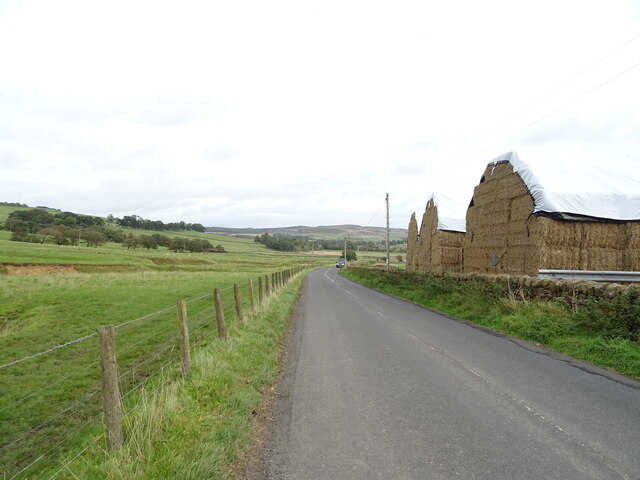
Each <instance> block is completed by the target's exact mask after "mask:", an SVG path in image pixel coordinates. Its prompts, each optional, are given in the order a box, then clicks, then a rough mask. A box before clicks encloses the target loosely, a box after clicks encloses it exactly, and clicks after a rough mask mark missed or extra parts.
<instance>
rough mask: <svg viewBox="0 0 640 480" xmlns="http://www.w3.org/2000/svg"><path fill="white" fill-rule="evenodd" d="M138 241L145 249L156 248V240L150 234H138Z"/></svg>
mask: <svg viewBox="0 0 640 480" xmlns="http://www.w3.org/2000/svg"><path fill="white" fill-rule="evenodd" d="M138 242H139V243H140V245H141V246H142V247H143V248H146V249H147V250H150V249H152V248H154V249H155V248H158V242H156V239H155V238H153V236H151V235H140V236H139V237H138Z"/></svg>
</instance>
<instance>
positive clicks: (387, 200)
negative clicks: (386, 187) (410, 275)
mask: <svg viewBox="0 0 640 480" xmlns="http://www.w3.org/2000/svg"><path fill="white" fill-rule="evenodd" d="M386 202H387V272H388V271H389V194H388V193H387V199H386Z"/></svg>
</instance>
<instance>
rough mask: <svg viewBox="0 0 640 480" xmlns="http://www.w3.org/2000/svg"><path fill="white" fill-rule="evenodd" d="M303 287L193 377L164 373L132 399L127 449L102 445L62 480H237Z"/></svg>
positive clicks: (201, 359) (199, 364)
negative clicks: (112, 450)
mask: <svg viewBox="0 0 640 480" xmlns="http://www.w3.org/2000/svg"><path fill="white" fill-rule="evenodd" d="M301 283H302V275H299V276H298V277H297V278H296V279H294V280H293V281H292V282H291V283H290V284H289V285H287V286H286V287H285V288H284V289H282V290H281V291H279V292H278V293H277V294H276V295H274V296H273V297H271V298H270V299H269V301H268V302H267V303H266V304H265V305H264V306H263V308H262V310H261V311H260V312H259V313H254V314H251V315H249V316H248V317H247V319H246V322H245V324H244V325H242V326H238V327H237V328H234V329H232V330H231V331H230V332H229V338H228V340H227V341H226V342H225V341H220V340H216V341H214V342H212V343H211V344H210V345H208V346H206V347H203V348H202V349H200V350H197V351H196V352H194V353H193V354H192V362H193V364H192V365H193V366H192V372H191V375H190V376H189V378H188V379H186V380H182V379H176V378H172V376H171V375H170V374H165V375H163V376H162V378H160V379H159V380H158V381H157V382H156V384H155V386H151V387H149V388H147V389H146V390H145V391H143V392H141V393H140V395H139V396H138V397H137V398H135V399H132V400H131V402H130V404H131V408H133V410H132V411H131V412H130V414H129V415H128V416H127V417H126V419H127V420H126V423H125V442H124V445H123V446H122V447H121V448H120V449H119V450H118V451H117V452H115V453H113V454H106V453H105V452H104V450H103V447H102V443H103V440H102V439H101V440H100V442H97V443H96V444H95V445H94V446H93V447H91V448H90V449H89V450H88V451H87V452H85V454H84V455H82V456H81V457H80V458H79V459H77V460H75V461H74V462H73V463H72V464H71V465H69V466H68V467H67V468H66V470H65V471H64V473H63V475H62V477H61V478H105V479H157V478H183V479H205V478H207V479H208V478H216V479H230V478H236V477H237V476H238V475H239V473H240V472H241V470H242V467H243V461H244V458H245V457H246V454H247V452H248V450H249V448H250V446H251V438H252V434H253V431H254V429H255V426H256V412H257V411H258V410H259V407H260V404H261V401H262V398H263V394H264V393H265V392H266V391H267V390H268V389H270V388H271V386H272V385H273V384H274V382H275V380H276V378H277V376H278V374H279V370H280V356H281V352H282V349H283V348H284V345H283V338H284V335H285V334H286V332H287V331H288V326H289V323H290V319H291V317H292V314H293V310H294V308H295V305H296V303H297V299H298V292H299V290H300V286H301Z"/></svg>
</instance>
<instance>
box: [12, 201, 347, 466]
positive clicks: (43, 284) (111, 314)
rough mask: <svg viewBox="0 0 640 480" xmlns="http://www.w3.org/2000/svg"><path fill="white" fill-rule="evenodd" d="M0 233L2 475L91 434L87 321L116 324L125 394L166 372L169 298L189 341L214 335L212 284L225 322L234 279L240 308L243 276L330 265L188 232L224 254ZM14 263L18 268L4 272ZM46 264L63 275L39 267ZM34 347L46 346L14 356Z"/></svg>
mask: <svg viewBox="0 0 640 480" xmlns="http://www.w3.org/2000/svg"><path fill="white" fill-rule="evenodd" d="M12 208H13V207H12ZM0 233H1V234H3V235H1V236H0V263H4V264H7V265H5V267H4V270H3V271H4V273H5V274H2V271H0V382H1V384H2V386H3V388H2V389H0V472H2V473H3V474H4V476H6V478H12V476H13V475H15V474H16V473H17V472H20V470H21V469H26V470H25V473H24V474H23V475H22V476H18V477H17V478H39V477H40V474H41V473H42V472H48V471H52V470H54V469H55V468H56V466H58V465H59V461H60V459H61V458H67V457H68V453H69V451H74V449H76V448H78V447H79V446H81V445H82V444H83V443H82V442H83V441H84V440H85V439H86V438H89V437H92V436H95V434H96V432H99V431H101V426H100V415H101V413H100V401H99V397H100V395H99V390H100V383H99V382H100V362H99V352H98V344H97V338H96V336H95V333H96V330H97V328H98V327H100V326H102V325H116V326H118V328H117V341H118V359H119V367H120V369H121V375H122V380H121V383H122V386H121V388H122V389H123V392H124V395H125V396H126V397H127V398H128V397H129V396H130V395H131V396H132V398H133V397H135V395H136V393H135V392H136V391H137V389H138V388H140V387H139V386H140V385H142V384H144V382H146V381H147V379H149V378H151V377H153V376H154V375H155V374H156V373H157V372H158V371H159V370H161V369H163V368H167V369H168V370H169V371H175V369H176V368H177V367H176V365H177V361H178V357H177V350H176V346H177V338H178V330H177V327H176V325H177V321H176V315H177V314H176V307H175V306H176V302H177V300H180V299H184V300H187V301H189V304H188V310H189V319H190V327H191V329H192V330H193V333H192V345H195V346H196V347H197V346H199V345H204V344H206V343H207V341H208V339H210V338H211V336H212V335H214V334H215V332H216V329H215V319H214V318H213V299H212V295H211V292H212V291H213V289H214V288H223V289H224V290H223V303H224V304H225V310H226V315H227V318H228V319H229V322H230V325H231V327H232V328H233V325H234V318H235V314H234V311H235V310H234V300H233V292H232V290H231V289H230V287H231V286H232V285H233V284H234V283H238V284H239V285H240V286H241V294H242V298H243V300H244V303H245V305H246V307H248V304H247V301H248V281H249V279H252V281H253V282H254V286H255V290H256V291H255V294H256V296H257V293H258V292H257V287H258V278H259V277H264V276H265V275H270V274H271V273H272V272H276V271H283V270H286V269H289V268H292V267H295V266H304V267H305V268H309V269H311V268H317V267H318V266H322V265H327V264H332V262H333V261H335V259H334V258H333V257H322V256H311V255H293V254H291V255H287V254H277V253H273V252H270V251H268V250H266V249H265V248H264V247H263V246H261V245H257V244H255V243H254V242H252V241H247V240H240V239H233V238H231V239H230V238H228V237H219V238H218V237H214V238H211V237H212V236H211V235H208V234H198V233H195V232H190V234H189V236H190V237H194V238H197V237H202V236H204V237H205V238H208V239H210V241H211V243H213V244H214V245H216V244H217V243H221V244H222V245H223V246H224V247H225V249H226V250H227V251H228V252H230V253H224V254H220V253H205V254H189V253H172V252H170V251H169V250H167V249H164V248H159V249H157V250H150V251H146V250H140V249H137V250H127V249H126V248H123V247H122V246H121V245H118V244H106V245H104V246H102V247H98V248H88V247H85V246H81V247H68V246H57V245H49V244H44V245H40V244H30V243H21V242H11V241H8V240H7V236H6V235H4V234H6V233H8V232H0ZM139 233H141V232H139ZM145 233H149V232H145ZM183 233H184V232H183ZM170 235H171V234H170V233H169V235H168V236H170ZM16 266H19V267H20V268H23V269H24V270H19V272H21V273H27V274H23V275H7V274H6V272H8V271H9V270H11V269H14V268H15V267H16ZM52 267H55V268H54V271H56V270H55V269H59V270H58V271H60V272H64V273H48V274H42V272H43V271H45V272H46V271H49V270H47V269H48V268H52ZM69 272H74V273H69ZM85 337H86V338H85ZM69 342H74V343H69ZM60 345H64V346H63V347H61V348H57V347H58V346H60ZM41 352H47V353H44V354H42V355H37V356H35V357H33V358H28V359H27V360H24V361H20V360H22V359H25V358H27V357H29V356H31V355H34V354H39V353H41ZM16 361H18V362H17V363H13V362H16ZM32 462H35V464H33V465H31V463H32ZM34 472H35V473H34ZM45 478H46V477H45Z"/></svg>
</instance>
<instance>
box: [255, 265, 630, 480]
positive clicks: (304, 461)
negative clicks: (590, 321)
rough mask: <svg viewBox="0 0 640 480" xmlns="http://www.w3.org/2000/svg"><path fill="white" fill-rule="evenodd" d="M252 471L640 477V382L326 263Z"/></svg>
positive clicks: (303, 305)
mask: <svg viewBox="0 0 640 480" xmlns="http://www.w3.org/2000/svg"><path fill="white" fill-rule="evenodd" d="M274 410H275V411H274V412H273V420H272V422H271V424H270V427H269V433H268V435H267V439H266V440H265V447H264V448H263V449H262V451H261V453H260V458H259V460H258V461H257V462H256V464H255V465H254V468H252V469H251V472H250V473H249V478H250V479H251V480H264V479H285V480H304V479H333V480H336V479H337V480H351V479H368V480H370V479H451V478H462V479H492V480H496V479H508V480H520V479H535V480H539V479H562V480H569V479H580V480H584V479H599V480H602V479H636V480H640V382H636V381H634V380H631V379H628V378H627V377H623V376H619V375H616V374H612V373H609V372H607V371H605V370H602V369H599V368H597V367H593V366H591V365H588V364H586V363H583V362H579V361H576V360H573V359H570V358H568V357H565V356H563V355H560V354H557V353H554V352H550V351H548V350H546V349H543V348H540V347H537V346H535V345H533V344H530V343H527V342H523V341H519V340H515V339H513V338H510V337H505V336H502V335H497V334H493V333H491V332H488V331H486V330H485V329H482V328H479V327H475V326H472V325H469V324H467V323H466V322H462V321H457V320H455V319H451V318H447V317H446V316H443V315H438V314H436V313H433V312H431V311H429V310H427V309H424V308H421V307H419V306H416V305H413V304H410V303H407V302H404V301H401V300H398V299H395V298H392V297H389V296H387V295H384V294H382V293H379V292H375V291H373V290H370V289H367V288H365V287H362V286H360V285H358V284H356V283H353V282H351V281H349V280H347V279H345V278H342V277H340V276H339V275H338V272H337V269H335V268H334V269H325V270H319V271H316V272H314V273H312V274H311V275H309V277H308V278H307V280H306V282H305V286H304V292H303V297H302V300H301V302H300V304H299V305H298V310H297V313H296V326H295V330H294V332H293V334H292V340H291V343H290V345H289V359H288V361H287V364H286V366H285V372H284V374H283V378H282V380H281V383H280V385H279V387H278V398H277V400H276V402H275V406H274Z"/></svg>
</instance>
